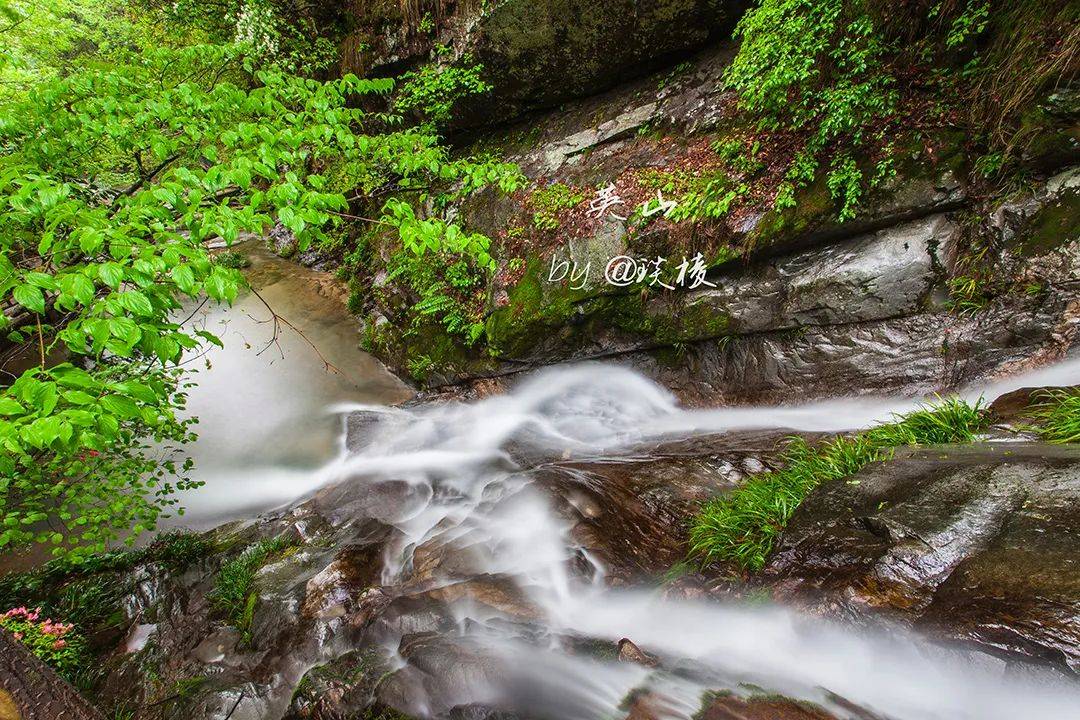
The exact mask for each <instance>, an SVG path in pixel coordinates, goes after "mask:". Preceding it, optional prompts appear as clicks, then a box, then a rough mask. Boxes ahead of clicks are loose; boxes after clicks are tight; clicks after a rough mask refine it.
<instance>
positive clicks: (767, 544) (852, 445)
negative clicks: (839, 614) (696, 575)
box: [690, 399, 986, 571]
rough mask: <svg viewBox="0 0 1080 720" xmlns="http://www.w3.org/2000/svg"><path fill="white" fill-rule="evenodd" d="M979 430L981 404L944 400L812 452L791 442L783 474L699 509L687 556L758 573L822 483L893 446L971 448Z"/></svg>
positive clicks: (760, 478)
mask: <svg viewBox="0 0 1080 720" xmlns="http://www.w3.org/2000/svg"><path fill="white" fill-rule="evenodd" d="M985 423H986V420H985V414H984V413H983V410H982V405H981V401H980V402H977V403H975V404H973V405H972V404H968V403H966V402H964V401H963V400H959V399H949V400H939V401H938V402H937V403H935V404H933V405H929V406H926V407H923V408H920V409H919V410H916V411H914V412H911V413H909V414H907V415H903V416H900V417H898V418H897V420H896V422H893V423H890V424H887V425H882V426H879V427H876V428H873V429H871V430H868V431H866V432H864V433H861V434H859V435H856V436H854V437H851V438H845V437H840V438H836V439H835V440H832V441H829V442H825V443H823V444H821V445H819V446H816V447H815V446H812V445H810V444H809V443H808V442H806V440H804V439H802V438H793V439H792V440H791V441H790V442H789V443H788V446H787V448H786V450H785V452H784V455H783V462H784V467H783V469H782V470H777V471H775V472H769V473H764V474H762V475H757V476H755V477H753V478H751V479H750V480H748V481H747V482H746V484H744V485H743V486H742V487H740V488H738V489H737V490H735V491H734V492H732V493H730V494H729V495H725V496H722V497H719V498H716V499H714V500H711V501H710V502H708V503H706V504H705V505H704V506H703V507H702V508H701V510H700V511H699V512H698V514H697V515H696V516H695V518H694V521H693V525H692V526H691V529H690V552H691V554H692V555H694V556H697V557H698V558H699V559H700V560H701V561H702V562H705V563H709V562H714V561H728V562H734V563H736V564H738V565H739V566H741V567H742V568H744V569H746V570H750V571H756V570H760V569H761V568H762V567H764V565H765V562H766V560H767V559H768V556H769V553H770V552H771V551H772V549H773V546H774V544H775V542H776V539H777V538H778V537H779V536H780V533H781V532H783V530H784V528H785V527H786V526H787V523H788V521H789V520H790V519H791V516H792V515H793V514H794V513H795V510H797V509H798V507H799V505H801V504H802V502H803V500H804V499H805V498H806V496H807V495H809V493H810V492H811V491H812V490H814V489H815V488H816V487H818V486H819V485H821V484H822V483H824V482H828V481H831V480H839V479H842V478H845V477H849V476H850V475H853V474H854V473H856V472H858V471H859V470H860V469H862V468H863V467H865V466H867V465H869V464H870V463H873V462H880V461H884V460H888V459H890V458H892V456H893V451H894V449H895V448H896V447H900V446H904V445H937V444H945V443H953V442H969V441H971V440H972V439H974V437H975V433H976V432H978V431H979V430H980V429H982V428H983V427H984V426H985Z"/></svg>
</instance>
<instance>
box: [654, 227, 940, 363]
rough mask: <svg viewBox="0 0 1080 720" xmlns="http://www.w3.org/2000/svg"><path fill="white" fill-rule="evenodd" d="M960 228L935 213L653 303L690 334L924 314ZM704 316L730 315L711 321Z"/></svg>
mask: <svg viewBox="0 0 1080 720" xmlns="http://www.w3.org/2000/svg"><path fill="white" fill-rule="evenodd" d="M954 230H955V228H954V226H953V224H952V223H951V222H950V221H949V220H947V219H946V218H945V217H944V216H942V215H935V216H931V217H929V218H926V219H923V220H918V221H915V222H912V223H908V224H905V225H899V226H897V227H894V228H890V229H888V230H882V231H879V232H877V233H875V234H872V235H867V236H863V237H858V238H855V239H852V240H849V241H846V242H843V243H837V244H834V245H828V246H826V247H823V248H818V249H814V250H810V251H806V252H802V253H798V254H796V255H793V256H790V257H786V258H782V259H779V260H775V261H770V262H768V263H766V264H764V265H762V266H759V267H758V268H757V269H756V270H753V271H751V272H746V271H745V270H742V269H739V270H733V271H729V272H728V273H726V274H723V275H720V276H718V277H716V278H715V280H714V281H713V282H715V284H716V285H717V286H718V287H716V288H710V289H705V290H700V291H694V292H689V293H683V294H676V295H674V296H673V297H672V298H670V299H657V300H654V301H652V302H650V304H649V305H648V306H647V308H646V311H647V313H648V314H649V315H650V316H651V317H653V318H655V319H658V320H664V321H667V322H668V323H669V324H672V325H673V332H675V333H676V334H677V335H678V337H679V338H680V339H682V340H684V341H687V342H693V341H698V340H704V339H707V338H708V337H720V336H725V335H726V336H729V335H744V334H751V333H760V332H776V331H782V330H787V329H793V328H806V327H812V326H819V327H820V326H830V325H846V324H852V323H863V322H868V321H873V320H884V319H887V318H894V317H900V316H904V315H914V314H918V313H919V312H920V309H921V307H922V306H923V304H924V302H925V300H926V298H927V297H928V295H929V294H930V292H931V291H932V289H933V288H934V286H935V284H936V283H937V282H938V281H939V276H938V272H937V269H936V268H937V267H939V266H940V264H941V258H942V257H944V253H945V252H947V250H948V246H949V243H950V242H951V239H952V235H953V232H954ZM703 316H719V317H723V318H726V322H724V323H723V324H722V325H715V324H713V325H712V326H710V323H708V322H703V321H701V320H700V318H702V317H703ZM710 327H711V332H710ZM703 331H704V332H703Z"/></svg>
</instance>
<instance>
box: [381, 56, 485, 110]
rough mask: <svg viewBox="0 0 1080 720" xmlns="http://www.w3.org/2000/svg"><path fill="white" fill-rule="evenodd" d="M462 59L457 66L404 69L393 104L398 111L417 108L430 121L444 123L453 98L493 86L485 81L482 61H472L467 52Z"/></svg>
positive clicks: (473, 93)
mask: <svg viewBox="0 0 1080 720" xmlns="http://www.w3.org/2000/svg"><path fill="white" fill-rule="evenodd" d="M461 62H462V66H460V67H453V66H451V67H444V66H439V65H434V64H433V65H425V66H424V67H422V68H420V69H419V70H414V71H411V72H407V73H405V75H404V76H402V78H401V85H400V88H401V90H400V91H399V93H398V96H397V98H396V99H395V101H394V108H395V109H396V110H397V111H398V112H414V111H415V112H419V113H420V114H422V115H423V116H424V117H425V118H426V119H427V120H430V121H431V122H434V123H437V124H438V123H445V122H446V121H447V120H449V119H450V113H451V111H452V109H453V107H454V104H455V103H456V102H458V101H459V100H461V99H463V98H466V97H470V96H473V95H483V94H485V93H487V92H490V91H491V89H492V86H491V84H490V83H487V82H485V81H484V78H483V73H484V67H483V65H474V64H473V63H472V59H471V58H470V57H469V56H465V57H464V58H462V60H461Z"/></svg>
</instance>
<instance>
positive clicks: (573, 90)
mask: <svg viewBox="0 0 1080 720" xmlns="http://www.w3.org/2000/svg"><path fill="white" fill-rule="evenodd" d="M745 5H746V3H743V2H740V1H739V0H725V1H724V2H707V1H706V0H645V1H644V2H631V1H630V0H613V1H612V2H607V3H601V4H597V3H590V2H586V1H585V0H533V1H529V0H508V1H506V2H500V3H489V4H483V3H456V4H440V5H439V6H438V8H437V9H436V11H435V12H433V13H431V14H429V15H428V21H429V23H430V24H431V26H432V27H431V28H430V30H426V31H421V30H419V24H420V23H419V21H420V20H421V14H422V13H418V14H417V15H416V17H412V16H410V15H409V14H408V13H406V12H403V9H404V8H406V7H412V6H405V5H403V6H401V8H399V7H398V6H397V4H395V3H369V4H367V5H360V6H354V7H353V8H352V12H351V15H352V17H351V18H350V19H351V22H350V24H351V25H352V26H353V27H355V30H354V31H353V32H352V34H351V35H350V36H349V37H347V38H346V39H345V40H344V42H343V43H342V46H343V57H342V70H343V71H344V72H356V73H357V74H359V75H363V74H365V73H368V72H371V73H374V74H380V73H384V72H388V71H389V72H392V71H393V70H395V69H397V68H401V67H403V66H405V67H408V66H411V65H417V64H420V63H422V62H424V60H425V59H426V56H427V54H428V52H429V51H430V50H432V49H433V48H434V47H435V44H436V43H439V44H442V45H444V46H448V47H449V49H450V54H451V55H452V56H453V57H454V58H465V56H467V57H468V60H470V61H472V62H476V63H479V64H481V65H483V67H484V78H485V79H486V80H487V81H488V82H489V83H491V84H492V85H493V86H494V90H493V91H492V93H491V94H490V95H487V96H485V97H484V98H483V100H482V102H477V103H475V104H465V105H462V106H459V107H457V108H456V109H455V113H454V116H455V122H456V124H457V125H458V126H459V127H463V126H469V125H477V124H491V123H497V122H500V121H505V120H507V119H509V118H512V117H514V116H516V115H519V114H521V113H522V112H525V111H527V110H532V109H536V108H544V107H552V106H554V105H557V104H559V103H560V102H563V101H565V100H567V99H570V98H573V97H580V96H583V95H589V94H593V93H595V92H598V91H601V90H604V89H606V88H608V87H611V86H612V85H614V84H616V83H617V82H619V81H620V80H624V79H626V78H627V77H630V76H633V75H635V74H641V73H642V72H647V71H648V70H649V69H650V68H651V67H653V65H654V61H656V60H658V59H661V58H665V57H668V56H671V55H673V54H675V53H680V52H685V51H687V50H691V49H695V48H697V47H700V46H701V45H703V44H704V43H705V42H706V41H707V40H708V39H709V38H710V37H712V36H713V35H714V34H717V33H720V32H723V31H725V30H727V29H728V28H730V27H731V26H732V25H733V24H734V22H735V20H737V19H738V17H739V15H740V14H741V12H742V10H743V9H744V7H745Z"/></svg>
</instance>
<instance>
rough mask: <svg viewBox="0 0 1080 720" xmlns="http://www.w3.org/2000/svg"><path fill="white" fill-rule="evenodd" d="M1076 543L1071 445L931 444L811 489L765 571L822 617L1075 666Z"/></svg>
mask: <svg viewBox="0 0 1080 720" xmlns="http://www.w3.org/2000/svg"><path fill="white" fill-rule="evenodd" d="M1077 547H1080V452H1078V451H1077V449H1075V448H1071V447H1068V448H1061V447H1047V446H1044V445H1037V444H1031V445H1027V444H1020V443H1007V444H992V443H991V444H986V445H976V446H966V447H956V448H943V449H931V450H927V451H924V452H917V453H913V454H912V455H911V456H910V457H906V458H901V459H897V460H895V461H893V462H889V463H885V464H882V465H875V466H871V467H869V468H867V469H866V470H864V471H863V472H861V473H859V474H857V475H856V476H854V477H853V478H852V479H850V480H848V481H838V482H833V483H829V484H826V485H824V486H822V487H821V488H819V489H818V490H817V491H816V492H814V493H813V494H812V495H811V496H810V497H809V498H808V499H807V500H806V502H804V503H803V505H802V506H801V507H800V508H799V510H798V511H797V512H796V513H795V516H794V517H793V518H792V520H791V523H790V524H789V525H788V527H787V530H786V531H785V532H784V535H783V538H782V540H781V543H780V545H779V547H778V548H777V550H776V551H775V553H774V554H773V556H772V558H771V559H770V561H769V564H768V566H767V567H766V568H765V570H764V572H763V575H762V582H763V583H765V584H767V585H768V586H770V587H771V588H772V589H773V592H774V594H775V595H776V596H778V597H781V598H784V599H787V600H794V601H798V602H799V603H801V604H804V605H806V606H809V607H811V608H814V609H817V610H818V611H820V612H823V613H826V614H829V615H838V616H843V617H847V618H856V619H858V618H861V617H868V616H869V615H870V614H873V615H875V616H881V615H885V616H891V617H894V618H897V619H900V620H904V621H908V622H912V623H914V624H916V625H917V626H920V627H922V628H924V629H927V630H930V631H932V632H933V633H934V634H935V635H937V636H939V637H942V636H943V637H948V638H951V639H955V640H959V641H962V642H968V643H971V644H974V645H976V646H979V647H981V648H982V649H984V650H987V651H989V652H990V653H991V654H998V655H1000V656H1002V657H1003V658H1005V659H1006V660H1008V659H1009V658H1016V657H1017V656H1024V657H1026V658H1028V659H1032V658H1034V659H1037V660H1039V661H1042V662H1045V663H1048V664H1050V665H1052V666H1055V667H1057V668H1059V669H1061V670H1063V671H1066V672H1068V671H1072V672H1076V671H1080V650H1078V648H1080V557H1078V556H1077V553H1076V549H1077Z"/></svg>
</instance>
